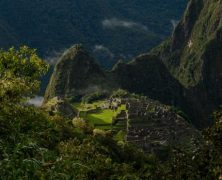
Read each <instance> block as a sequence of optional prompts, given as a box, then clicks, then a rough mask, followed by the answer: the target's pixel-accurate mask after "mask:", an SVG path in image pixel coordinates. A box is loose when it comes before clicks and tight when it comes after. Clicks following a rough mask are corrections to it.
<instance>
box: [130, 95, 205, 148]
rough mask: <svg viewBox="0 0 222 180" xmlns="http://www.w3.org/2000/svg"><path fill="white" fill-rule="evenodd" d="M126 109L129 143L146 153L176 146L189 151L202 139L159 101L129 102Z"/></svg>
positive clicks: (131, 100)
mask: <svg viewBox="0 0 222 180" xmlns="http://www.w3.org/2000/svg"><path fill="white" fill-rule="evenodd" d="M126 109H127V118H128V119H127V135H126V141H127V142H130V143H134V144H136V145H137V146H139V147H141V148H142V149H143V150H145V151H147V152H152V151H156V150H159V149H161V148H164V147H172V146H175V145H178V146H183V148H187V149H189V148H190V147H191V146H192V145H193V141H195V140H197V139H199V138H201V136H200V133H199V132H198V131H197V130H195V129H194V128H193V126H192V125H191V124H189V123H188V122H186V121H185V120H184V119H183V118H182V117H180V116H179V115H177V114H176V113H174V112H173V111H172V110H171V108H170V107H168V106H166V105H162V104H160V103H158V102H156V101H153V100H148V99H147V100H138V99H128V102H127V103H126ZM197 141H199V140H197Z"/></svg>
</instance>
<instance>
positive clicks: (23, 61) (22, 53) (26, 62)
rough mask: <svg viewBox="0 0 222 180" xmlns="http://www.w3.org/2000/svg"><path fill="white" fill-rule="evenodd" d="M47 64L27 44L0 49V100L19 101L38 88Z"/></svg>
mask: <svg viewBox="0 0 222 180" xmlns="http://www.w3.org/2000/svg"><path fill="white" fill-rule="evenodd" d="M47 69H48V65H47V64H46V63H45V62H44V61H43V60H42V59H41V58H40V57H38V55H37V54H36V50H35V49H31V48H29V47H27V46H23V47H20V48H19V49H18V50H16V49H15V48H10V49H9V50H8V51H4V50H0V100H1V102H8V103H19V102H21V101H22V100H24V99H26V98H27V97H31V96H33V94H34V93H36V92H37V91H38V90H39V87H40V78H41V76H43V75H44V74H45V73H46V72H47Z"/></svg>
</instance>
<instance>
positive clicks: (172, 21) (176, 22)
mask: <svg viewBox="0 0 222 180" xmlns="http://www.w3.org/2000/svg"><path fill="white" fill-rule="evenodd" d="M170 22H171V24H172V26H173V29H175V28H176V26H177V25H178V23H179V21H177V20H174V19H171V20H170Z"/></svg>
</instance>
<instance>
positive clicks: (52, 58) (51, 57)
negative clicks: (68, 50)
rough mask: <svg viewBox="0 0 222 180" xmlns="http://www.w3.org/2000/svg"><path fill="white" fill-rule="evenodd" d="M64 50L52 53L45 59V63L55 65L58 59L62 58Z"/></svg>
mask: <svg viewBox="0 0 222 180" xmlns="http://www.w3.org/2000/svg"><path fill="white" fill-rule="evenodd" d="M64 51H65V50H64V49H62V50H60V51H52V53H50V55H49V56H48V57H46V58H45V61H46V62H47V63H49V64H50V65H55V64H56V63H57V61H58V59H59V58H60V57H61V56H62V54H63V53H64Z"/></svg>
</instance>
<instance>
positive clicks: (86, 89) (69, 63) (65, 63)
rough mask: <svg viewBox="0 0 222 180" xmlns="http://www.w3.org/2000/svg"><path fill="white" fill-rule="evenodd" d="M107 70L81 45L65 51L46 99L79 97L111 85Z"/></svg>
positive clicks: (49, 86) (54, 73)
mask: <svg viewBox="0 0 222 180" xmlns="http://www.w3.org/2000/svg"><path fill="white" fill-rule="evenodd" d="M107 79H108V78H107V76H106V74H105V72H104V71H103V70H102V69H101V68H100V67H99V65H98V64H97V63H96V62H95V59H94V58H92V57H91V56H90V55H89V54H88V53H87V52H86V51H85V50H84V49H83V47H82V46H81V45H74V46H72V47H71V48H69V49H68V50H66V51H65V52H64V54H63V55H62V56H61V58H60V59H59V61H58V63H57V64H56V66H55V69H54V72H53V74H52V78H51V80H50V82H49V85H48V88H47V90H46V94H45V101H47V100H49V99H51V98H53V97H55V96H59V97H64V96H65V97H72V98H74V96H75V97H78V96H80V97H81V96H83V95H85V94H88V93H91V92H94V91H100V90H101V91H105V89H106V86H107V87H109V85H108V84H109V81H108V82H107V81H106V80H107Z"/></svg>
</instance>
